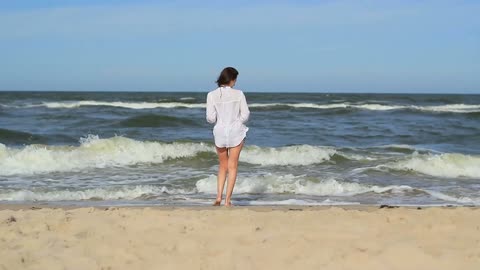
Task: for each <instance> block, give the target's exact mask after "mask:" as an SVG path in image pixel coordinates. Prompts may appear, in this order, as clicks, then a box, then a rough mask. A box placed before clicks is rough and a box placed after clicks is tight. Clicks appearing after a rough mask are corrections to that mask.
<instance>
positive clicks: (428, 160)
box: [378, 153, 480, 178]
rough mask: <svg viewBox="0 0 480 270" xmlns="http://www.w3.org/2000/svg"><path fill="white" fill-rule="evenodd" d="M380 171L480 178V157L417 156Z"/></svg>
mask: <svg viewBox="0 0 480 270" xmlns="http://www.w3.org/2000/svg"><path fill="white" fill-rule="evenodd" d="M378 168H379V169H383V168H390V169H395V170H411V171H415V172H419V173H423V174H427V175H432V176H436V177H452V178H456V177H467V178H480V156H472V155H463V154H457V153H446V154H416V153H414V154H413V155H412V156H411V157H409V158H407V159H404V160H400V161H397V162H394V163H388V164H385V165H380V166H378Z"/></svg>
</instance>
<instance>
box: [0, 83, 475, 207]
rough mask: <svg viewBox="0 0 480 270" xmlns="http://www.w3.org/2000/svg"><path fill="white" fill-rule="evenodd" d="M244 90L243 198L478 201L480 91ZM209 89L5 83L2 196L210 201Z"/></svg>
mask: <svg viewBox="0 0 480 270" xmlns="http://www.w3.org/2000/svg"><path fill="white" fill-rule="evenodd" d="M246 96H247V101H248V103H249V106H250V110H251V120H250V121H249V123H248V126H249V127H250V131H249V132H248V138H247V142H246V147H245V149H244V151H243V152H242V154H241V158H240V161H241V162H240V167H239V175H238V180H237V184H236V187H235V191H234V198H233V202H234V203H235V204H237V205H258V204H267V205H273V204H302V205H321V204H358V203H359V204H402V205H446V204H453V205H480V95H423V94H422V95H420V94H418V95H414V94H292V93H289V94H285V93H275V94H272V93H248V92H246ZM205 98H206V93H124V92H122V93H111V92H109V93H58V92H0V202H3V203H6V202H34V201H40V202H49V203H53V204H75V205H78V204H80V205H125V204H127V205H138V204H141V205H145V204H146V205H149V204H161V205H201V204H210V203H211V202H212V201H213V199H214V198H215V192H216V177H215V174H216V170H217V168H218V167H217V158H216V155H215V152H214V146H213V140H212V132H211V129H212V126H210V125H209V124H207V123H206V121H205Z"/></svg>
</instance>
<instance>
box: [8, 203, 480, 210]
mask: <svg viewBox="0 0 480 270" xmlns="http://www.w3.org/2000/svg"><path fill="white" fill-rule="evenodd" d="M82 208H89V209H97V210H109V209H144V208H148V209H156V210H218V209H226V210H235V209H249V210H254V211H268V210H309V211H316V210H326V209H331V208H341V209H344V210H359V211H375V210H378V209H415V210H424V209H429V208H440V209H457V208H468V209H480V205H454V204H446V205H394V204H380V205H377V204H338V205H335V204H332V205H297V204H292V205H288V204H283V205H234V206H233V207H230V208H229V207H226V206H224V205H223V204H222V205H221V206H211V205H160V204H158V205H68V204H50V203H44V204H43V203H40V204H35V203H0V211H2V210H38V209H63V210H74V209H82Z"/></svg>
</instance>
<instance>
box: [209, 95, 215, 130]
mask: <svg viewBox="0 0 480 270" xmlns="http://www.w3.org/2000/svg"><path fill="white" fill-rule="evenodd" d="M207 122H208V123H210V124H215V122H217V111H216V110H215V102H214V101H213V97H212V95H211V94H210V93H208V95H207Z"/></svg>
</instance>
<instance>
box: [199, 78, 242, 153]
mask: <svg viewBox="0 0 480 270" xmlns="http://www.w3.org/2000/svg"><path fill="white" fill-rule="evenodd" d="M249 116H250V110H249V109H248V105H247V100H246V99H245V95H244V94H243V92H242V91H240V90H237V89H233V88H231V87H229V86H222V87H218V88H217V89H215V90H213V91H210V92H209V93H208V95H207V121H208V122H209V123H210V124H215V126H214V127H213V136H214V138H215V145H216V146H217V147H235V146H237V145H239V144H240V143H241V142H242V140H243V139H244V138H245V137H246V136H247V131H248V127H246V126H245V123H246V122H247V121H248V117H249Z"/></svg>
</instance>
